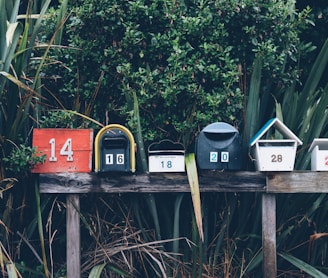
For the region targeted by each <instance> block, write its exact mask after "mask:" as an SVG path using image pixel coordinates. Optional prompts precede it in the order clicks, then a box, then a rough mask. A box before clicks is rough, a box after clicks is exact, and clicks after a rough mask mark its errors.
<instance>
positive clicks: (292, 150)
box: [249, 118, 303, 171]
mask: <svg viewBox="0 0 328 278" xmlns="http://www.w3.org/2000/svg"><path fill="white" fill-rule="evenodd" d="M271 128H272V129H273V128H275V131H278V132H279V134H280V135H281V136H282V137H285V139H261V138H262V137H264V135H265V134H267V133H268V132H269V130H270V129H271ZM302 144H303V143H302V141H301V140H300V139H299V138H298V137H297V136H296V135H295V134H294V133H293V132H292V131H291V130H290V129H289V128H288V127H287V126H286V125H284V124H283V123H282V122H281V121H280V120H279V119H278V118H273V119H270V120H269V121H268V122H267V123H266V124H265V125H264V126H263V127H262V128H261V129H260V130H259V131H258V132H257V133H256V134H255V136H254V137H253V138H252V139H251V140H250V142H249V146H250V148H251V151H252V156H254V160H255V167H256V170H257V171H293V170H294V164H295V157H296V151H297V147H298V146H300V145H302Z"/></svg>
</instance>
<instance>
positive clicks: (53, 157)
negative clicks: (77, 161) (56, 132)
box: [49, 138, 57, 162]
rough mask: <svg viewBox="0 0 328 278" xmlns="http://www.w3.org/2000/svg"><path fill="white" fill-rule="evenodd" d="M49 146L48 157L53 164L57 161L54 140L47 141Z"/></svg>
mask: <svg viewBox="0 0 328 278" xmlns="http://www.w3.org/2000/svg"><path fill="white" fill-rule="evenodd" d="M49 144H50V157H49V161H51V162H54V161H57V157H56V141H55V138H51V139H50V141H49Z"/></svg>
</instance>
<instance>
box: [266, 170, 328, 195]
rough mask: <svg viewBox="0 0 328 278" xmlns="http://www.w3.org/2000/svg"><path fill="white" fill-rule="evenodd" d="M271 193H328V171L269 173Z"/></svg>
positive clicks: (269, 190)
mask: <svg viewBox="0 0 328 278" xmlns="http://www.w3.org/2000/svg"><path fill="white" fill-rule="evenodd" d="M267 192H269V193H328V172H313V171H304V172H303V171H302V172H301V171H294V172H284V173H283V172H281V173H273V172H271V173H267Z"/></svg>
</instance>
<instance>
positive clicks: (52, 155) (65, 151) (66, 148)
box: [49, 138, 73, 162]
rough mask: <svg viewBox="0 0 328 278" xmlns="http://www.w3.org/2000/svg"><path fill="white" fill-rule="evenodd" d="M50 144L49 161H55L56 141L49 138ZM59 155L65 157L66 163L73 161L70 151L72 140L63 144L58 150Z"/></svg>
mask: <svg viewBox="0 0 328 278" xmlns="http://www.w3.org/2000/svg"><path fill="white" fill-rule="evenodd" d="M49 144H50V147H51V148H50V157H49V161H51V162H55V161H57V157H56V139H55V138H51V139H50V141H49ZM59 155H67V159H66V161H73V150H72V138H68V139H67V140H66V142H65V143H64V145H63V147H62V148H61V149H60V152H59Z"/></svg>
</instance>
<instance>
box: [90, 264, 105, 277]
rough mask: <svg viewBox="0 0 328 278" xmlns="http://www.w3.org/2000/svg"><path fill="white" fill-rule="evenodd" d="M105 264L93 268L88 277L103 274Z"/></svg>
mask: <svg viewBox="0 0 328 278" xmlns="http://www.w3.org/2000/svg"><path fill="white" fill-rule="evenodd" d="M105 266H106V264H105V263H104V264H99V265H96V266H94V267H93V268H92V269H91V272H90V274H89V276H88V277H89V278H99V277H100V275H101V272H102V271H103V270H104V268H105Z"/></svg>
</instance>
